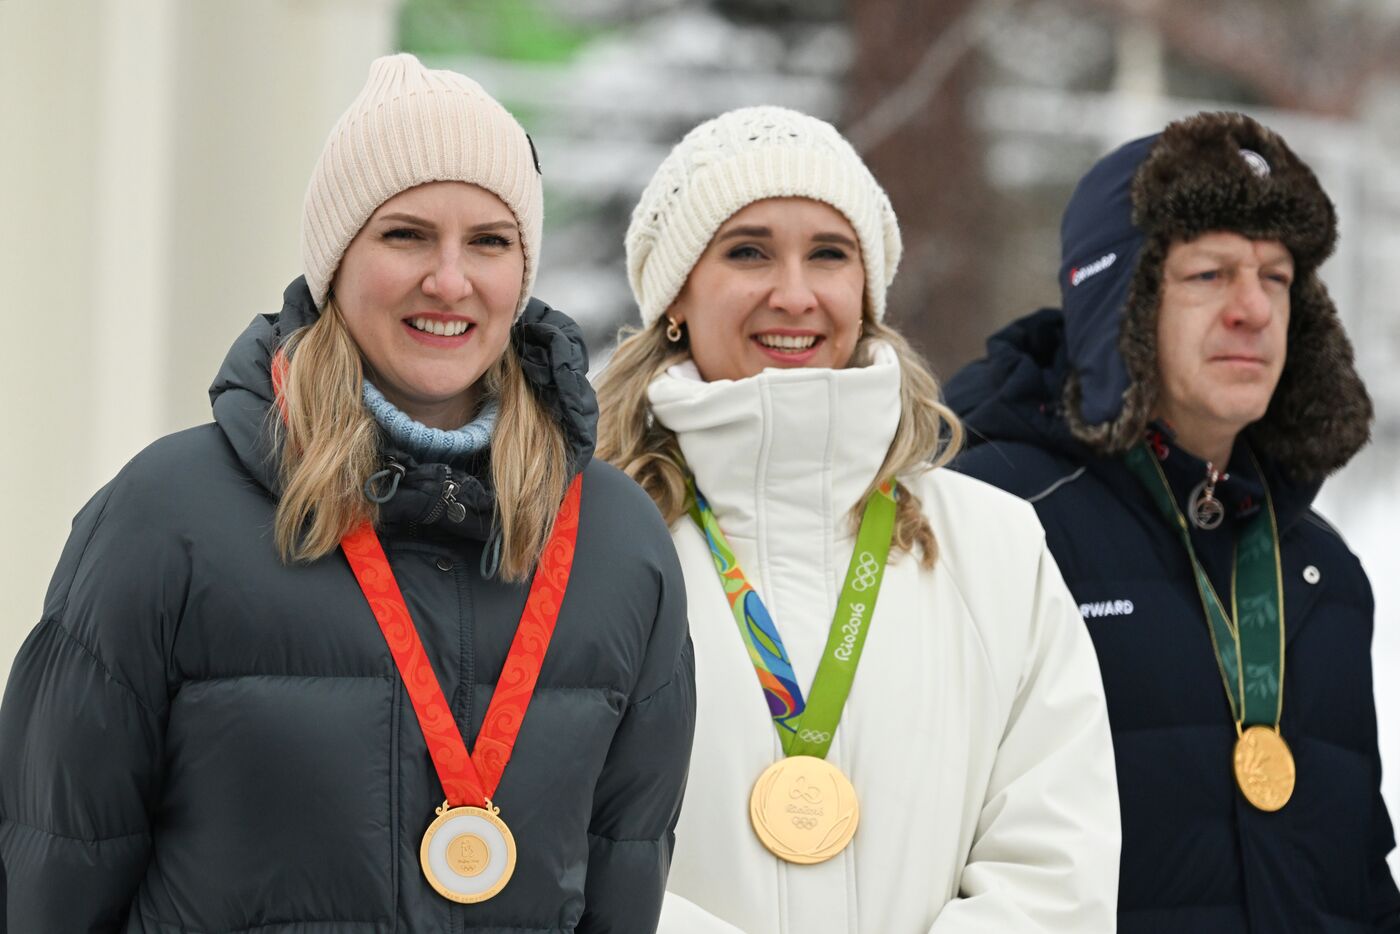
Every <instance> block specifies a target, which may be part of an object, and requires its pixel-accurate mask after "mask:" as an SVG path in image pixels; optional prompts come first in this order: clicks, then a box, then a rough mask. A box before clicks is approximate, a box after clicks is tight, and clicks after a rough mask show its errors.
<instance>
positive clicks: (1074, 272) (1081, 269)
mask: <svg viewBox="0 0 1400 934" xmlns="http://www.w3.org/2000/svg"><path fill="white" fill-rule="evenodd" d="M1117 260H1118V254H1117V253H1109V254H1107V255H1105V256H1100V257H1099V258H1098V259H1096V260H1094V261H1093V262H1092V263H1090V264H1089V265H1087V266H1076V267H1074V268H1073V269H1071V270H1070V271H1069V284H1070V285H1071V286H1075V285H1078V284H1079V283H1081V282H1083V281H1084V280H1085V279H1089V278H1091V277H1093V276H1097V275H1098V274H1099V273H1101V272H1103V271H1104V270H1105V269H1107V268H1108V267H1110V266H1112V265H1113V264H1114V263H1115V262H1117Z"/></svg>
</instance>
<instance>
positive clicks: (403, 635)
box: [340, 476, 583, 807]
mask: <svg viewBox="0 0 1400 934" xmlns="http://www.w3.org/2000/svg"><path fill="white" fill-rule="evenodd" d="M582 491H583V478H582V476H576V477H574V479H573V482H571V483H570V484H569V490H568V492H567V493H565V494H564V502H563V505H561V506H560V507H559V515H558V516H557V517H556V518H555V520H554V532H553V533H552V534H551V535H550V537H549V541H548V542H547V543H546V544H545V547H544V551H543V552H542V553H541V554H540V560H539V564H538V566H537V567H536V568H535V579H534V581H532V582H531V584H530V594H529V596H528V597H526V598H525V612H524V613H523V614H521V617H520V624H519V625H518V626H517V627H516V629H515V639H514V641H512V642H511V646H510V653H509V654H508V655H507V656H506V663H505V666H504V667H503V668H502V669H501V675H500V677H499V678H498V679H497V680H496V689H495V691H494V692H492V695H491V704H490V706H489V707H487V708H486V718H485V720H484V721H483V722H482V724H481V732H480V733H479V734H478V735H477V738H476V758H475V761H473V758H472V756H471V754H469V753H468V752H467V745H466V743H465V742H464V741H463V740H462V734H461V731H460V730H458V729H457V722H456V720H455V719H454V718H453V716H452V709H451V706H450V705H449V704H448V703H447V698H446V697H445V696H444V695H443V693H442V686H441V685H440V684H438V679H437V675H435V674H434V673H433V668H432V665H431V664H430V663H429V661H428V653H427V652H426V651H424V649H423V642H422V640H420V639H419V638H418V630H417V629H415V628H414V626H413V619H412V618H411V617H410V616H409V613H408V606H407V605H406V604H405V603H404V599H403V594H402V593H401V592H400V591H399V585H398V581H396V580H395V579H394V572H393V570H392V569H391V568H390V567H389V559H388V558H387V557H386V556H385V554H384V548H383V546H382V545H381V544H380V543H379V536H377V535H376V534H375V533H374V527H373V526H372V525H370V523H368V522H366V523H365V524H364V525H361V526H360V527H359V528H357V529H355V530H354V531H353V532H351V533H350V534H348V535H346V536H345V537H344V538H342V539H341V540H340V547H341V548H342V549H344V551H345V557H346V559H347V560H348V561H349V562H350V568H351V570H353V571H354V572H355V579H356V580H358V581H359V582H360V589H361V590H362V591H364V594H365V599H366V600H367V601H369V608H370V610H371V611H372V612H373V613H374V618H375V620H376V621H377V622H378V623H379V629H380V631H381V632H382V633H384V641H385V642H386V643H388V645H389V652H390V654H391V655H393V657H394V664H395V665H397V666H398V669H399V674H400V675H401V676H402V677H403V683H404V687H405V688H406V689H407V690H408V697H409V700H411V701H412V702H413V712H414V713H415V714H417V716H418V725H419V727H421V728H422V730H423V739H424V740H426V741H427V744H428V752H429V754H430V755H431V756H432V759H433V767H434V768H436V769H437V773H438V778H439V779H440V780H441V781H442V790H443V792H444V793H445V794H446V796H447V803H448V804H449V805H450V806H452V807H459V806H461V805H477V806H480V805H483V804H485V803H486V800H487V799H488V798H491V797H493V796H494V795H495V793H496V787H497V786H498V785H499V784H500V782H501V773H502V772H504V771H505V768H506V763H508V762H509V761H510V753H511V750H512V749H513V748H514V747H515V738H516V737H517V736H518V735H519V734H520V725H521V723H522V722H523V721H524V719H525V710H526V708H527V707H529V706H530V697H531V696H532V695H533V694H534V692H535V683H536V682H537V681H538V680H539V674H540V666H541V665H543V664H544V655H545V652H546V651H547V650H548V649H549V640H550V638H551V637H552V636H553V635H554V625H555V623H557V622H558V620H559V608H560V606H561V605H562V604H563V602H564V591H565V590H567V589H568V586H569V572H570V571H571V570H573V564H574V545H575V543H576V541H577V540H578V516H579V501H580V499H581V498H582Z"/></svg>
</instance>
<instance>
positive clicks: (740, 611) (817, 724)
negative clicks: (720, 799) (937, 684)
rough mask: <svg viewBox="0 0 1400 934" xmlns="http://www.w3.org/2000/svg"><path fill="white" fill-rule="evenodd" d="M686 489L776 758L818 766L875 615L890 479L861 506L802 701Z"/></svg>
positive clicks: (749, 596) (767, 619)
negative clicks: (811, 759)
mask: <svg viewBox="0 0 1400 934" xmlns="http://www.w3.org/2000/svg"><path fill="white" fill-rule="evenodd" d="M687 483H688V485H689V489H690V510H689V511H690V518H691V519H692V520H693V521H694V522H695V524H696V525H697V526H698V527H699V528H700V531H701V532H703V533H704V535H705V541H706V542H707V543H708V544H709V546H710V557H711V558H713V559H714V563H715V570H716V571H717V572H718V573H719V579H720V583H721V584H722V585H723V586H724V596H725V598H726V599H727V600H728V601H729V609H730V611H731V612H732V613H733V614H734V621H735V622H736V623H738V625H739V632H740V634H742V635H743V637H744V645H745V647H746V648H747V649H748V652H749V660H750V661H751V662H752V663H753V667H754V673H755V674H757V675H758V683H759V684H760V685H761V686H762V688H763V693H764V696H765V697H766V698H767V700H768V710H769V713H770V714H772V717H773V723H774V725H775V726H776V727H777V729H778V738H779V740H780V741H781V742H782V746H783V752H784V753H785V754H786V755H788V756H815V757H817V758H818V759H825V758H826V754H827V751H828V750H829V749H830V748H831V740H832V737H833V736H835V734H836V726H837V724H838V723H839V722H840V720H841V711H842V708H844V707H845V705H846V698H847V696H849V695H850V693H851V685H852V684H853V683H854V682H855V674H856V666H857V664H859V662H860V655H861V652H862V650H863V649H864V647H865V637H866V634H867V633H868V632H869V631H870V623H871V619H872V617H873V616H874V613H875V598H876V597H877V596H878V595H879V593H880V584H881V582H882V581H883V580H884V576H885V565H886V563H887V561H888V558H889V553H890V544H891V542H892V541H893V540H894V525H895V486H896V484H895V481H894V480H893V479H891V480H887V481H885V482H884V483H882V484H880V486H879V487H878V488H877V490H876V492H875V493H874V494H873V495H872V496H871V497H870V499H869V501H868V502H867V503H866V506H865V512H864V514H863V515H862V516H861V521H860V530H859V531H858V532H857V533H856V544H855V550H854V551H853V552H852V553H851V563H850V567H849V568H848V569H847V570H846V582H845V583H844V584H843V585H842V587H841V596H840V599H839V600H838V601H837V604H836V615H835V617H834V618H833V619H832V621H831V630H830V632H829V634H828V636H827V641H826V648H825V649H823V650H822V657H821V661H820V662H819V663H818V664H817V673H816V676H815V677H813V679H812V687H811V690H810V691H809V692H808V694H807V697H806V698H805V699H804V698H803V696H802V689H801V688H800V687H798V684H797V677H796V675H794V674H793V671H792V662H791V660H790V659H789V658H788V654H787V649H786V648H785V647H784V645H783V640H782V637H781V636H780V635H778V627H777V626H776V625H775V624H774V622H773V618H772V616H770V615H769V613H768V609H767V607H765V606H764V605H763V601H762V600H761V599H760V598H759V596H758V592H757V591H756V590H754V588H753V585H752V584H750V583H749V580H748V578H747V577H745V576H744V571H743V569H742V568H740V567H739V562H738V560H737V559H736V558H735V557H734V549H733V548H731V547H730V545H729V540H728V539H727V538H725V536H724V532H722V531H721V530H720V527H719V522H718V521H717V520H716V519H715V514H714V511H713V510H711V509H710V504H709V503H708V502H707V501H706V499H705V497H704V496H703V495H702V494H701V493H700V491H699V490H698V489H696V487H695V481H694V479H693V478H692V479H690V480H688V481H687Z"/></svg>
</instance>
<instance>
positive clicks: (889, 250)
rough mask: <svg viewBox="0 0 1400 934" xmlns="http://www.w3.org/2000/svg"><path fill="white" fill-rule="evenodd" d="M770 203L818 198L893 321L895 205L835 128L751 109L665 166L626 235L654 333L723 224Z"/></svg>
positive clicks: (699, 136) (703, 127)
mask: <svg viewBox="0 0 1400 934" xmlns="http://www.w3.org/2000/svg"><path fill="white" fill-rule="evenodd" d="M765 198H812V199H814V200H817V201H823V202H825V203H827V204H829V205H831V206H832V207H834V208H835V209H836V210H838V211H840V212H841V213H842V214H844V215H845V216H846V219H847V220H848V221H850V224H851V227H853V228H854V229H855V232H856V238H857V239H858V240H859V241H860V250H861V259H862V260H863V262H864V264H865V294H866V299H867V301H868V302H869V305H870V310H871V312H872V313H873V314H874V316H875V320H877V321H878V320H880V319H882V318H883V317H884V315H885V292H886V290H888V289H889V286H890V283H891V282H893V281H894V274H895V269H896V268H897V267H898V266H899V257H900V253H901V252H902V251H903V244H902V242H901V240H900V237H899V222H898V221H897V220H895V216H894V208H892V207H891V206H890V199H889V197H888V196H887V195H886V194H885V191H884V189H883V188H881V187H880V183H879V182H877V181H875V176H873V175H871V174H870V169H869V168H867V167H866V165H865V163H864V162H863V161H861V158H860V156H859V155H857V154H856V151H855V149H853V148H852V147H851V144H850V143H848V142H847V141H846V139H845V137H843V136H842V135H841V134H840V133H838V132H837V131H836V128H835V127H833V126H832V125H831V124H829V123H827V122H825V121H824V120H818V119H817V118H816V117H809V116H807V115H806V114H802V113H798V112H797V111H795V110H788V109H786V108H783V107H744V108H741V109H739V110H731V111H729V112H728V113H725V114H721V115H720V116H718V117H715V118H714V119H713V120H708V121H706V122H705V123H702V124H700V125H699V126H697V127H696V128H695V129H693V130H691V131H690V132H689V133H687V134H686V136H685V138H684V139H683V140H681V141H680V142H679V143H677V144H676V148H675V149H672V150H671V154H670V155H669V156H667V157H666V159H665V160H664V161H663V162H662V163H661V166H660V168H658V169H657V170H656V174H655V175H654V176H652V179H651V183H650V184H648V185H647V187H646V190H645V191H644V192H642V200H641V201H639V202H638V203H637V207H636V209H634V210H633V211H632V223H631V225H630V226H629V227H628V228H627V278H628V280H629V281H630V282H631V283H632V294H633V295H634V296H636V299H637V304H638V305H639V306H640V307H641V310H642V324H643V325H645V326H648V327H649V326H651V325H652V324H653V323H654V322H655V321H656V320H657V319H658V318H660V317H661V316H662V315H663V314H665V313H666V309H668V308H670V307H671V303H672V302H674V301H675V300H676V296H677V295H679V294H680V291H681V289H682V288H683V287H684V286H685V281H686V279H687V278H689V276H690V270H691V269H692V268H694V266H695V264H696V262H698V261H699V259H700V256H701V254H703V253H704V252H705V248H706V247H707V246H709V244H710V240H711V239H713V237H714V235H715V233H716V232H717V231H718V230H719V228H720V226H721V225H723V224H724V222H725V221H727V220H728V219H729V218H730V217H732V216H733V215H734V213H735V212H736V211H739V210H741V209H742V208H744V207H745V206H746V205H749V204H752V203H753V202H755V201H762V200H763V199H765Z"/></svg>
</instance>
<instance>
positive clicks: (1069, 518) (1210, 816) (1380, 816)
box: [947, 309, 1400, 934]
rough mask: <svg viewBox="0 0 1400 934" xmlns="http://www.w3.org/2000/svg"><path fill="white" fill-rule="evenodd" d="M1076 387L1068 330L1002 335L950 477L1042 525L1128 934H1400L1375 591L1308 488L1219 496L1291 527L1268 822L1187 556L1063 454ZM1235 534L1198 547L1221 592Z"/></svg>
mask: <svg viewBox="0 0 1400 934" xmlns="http://www.w3.org/2000/svg"><path fill="white" fill-rule="evenodd" d="M1066 370H1067V363H1066V351H1065V347H1064V325H1063V318H1062V315H1061V313H1060V312H1059V311H1058V310H1054V309H1047V310H1043V311H1040V312H1037V313H1036V314H1034V315H1031V316H1029V317H1027V318H1025V319H1022V320H1020V321H1018V322H1016V323H1014V324H1012V325H1011V326H1009V327H1008V328H1006V329H1005V330H1003V331H1002V332H1000V333H999V334H997V335H995V336H994V337H993V338H992V339H991V340H990V341H989V342H988V356H987V357H986V358H985V359H983V360H981V361H978V362H977V363H974V364H972V365H971V366H970V367H968V368H967V369H965V370H963V371H962V372H961V373H959V374H958V375H957V376H956V377H955V378H954V379H953V380H952V381H951V383H950V384H949V385H948V389H947V395H948V401H949V403H950V404H951V405H952V406H953V408H954V409H955V410H957V412H958V414H959V415H961V416H962V418H963V419H964V420H965V423H966V425H967V427H968V435H969V445H970V447H969V449H968V450H967V451H966V452H965V453H963V454H962V455H961V456H960V457H959V458H958V460H957V461H956V462H955V466H956V467H957V468H958V469H960V470H962V471H963V472H965V473H968V474H971V475H973V476H976V477H979V478H981V479H983V480H986V481H988V482H990V483H993V484H995V485H997V486H1000V487H1001V488H1003V489H1005V490H1007V491H1009V492H1011V493H1014V494H1017V495H1019V496H1022V497H1024V498H1026V499H1028V500H1030V501H1031V502H1032V503H1033V504H1034V505H1035V508H1036V511H1037V512H1038V513H1039V516H1040V520H1041V522H1042V523H1043V524H1044V526H1045V532H1046V538H1047V541H1048V544H1049V547H1050V550H1051V552H1052V553H1053V554H1054V556H1055V559H1056V561H1057V562H1058V563H1059V566H1060V569H1061V571H1062V572H1063V574H1064V577H1065V581H1066V582H1067V583H1068V584H1069V587H1070V590H1071V591H1072V592H1073V593H1074V595H1075V598H1076V599H1077V600H1078V601H1079V603H1080V611H1081V613H1082V614H1083V615H1084V617H1085V625H1087V626H1088V628H1089V633H1090V635H1091V636H1092V638H1093V641H1094V645H1095V648H1096V649H1097V650H1098V653H1099V661H1100V667H1101V668H1102V670H1103V681H1104V690H1105V693H1106V695H1107V699H1108V708H1109V718H1110V721H1111V725H1112V728H1113V737H1114V749H1115V755H1116V759H1117V768H1118V788H1119V796H1120V801H1121V806H1122V808H1121V809H1122V820H1123V850H1122V873H1121V877H1120V887H1119V931H1120V932H1123V934H1148V932H1153V934H1156V932H1168V931H1170V932H1191V934H1212V932H1220V934H1225V932H1230V934H1236V932H1252V934H1288V932H1298V934H1304V932H1306V934H1361V932H1375V931H1400V893H1397V890H1396V886H1395V882H1394V880H1393V878H1392V877H1391V875H1390V872H1389V870H1388V868H1387V866H1386V861H1385V859H1386V854H1387V853H1389V851H1390V850H1391V848H1392V847H1393V846H1394V837H1393V834H1392V830H1391V824H1390V819H1389V817H1388V815H1387V813H1386V808H1385V805H1384V803H1383V801H1382V800H1381V796H1380V755H1379V752H1378V749H1377V743H1376V717H1375V704H1374V699H1373V696H1372V681H1371V655H1370V648H1371V631H1372V617H1373V612H1374V604H1373V601H1372V596H1371V588H1370V584H1369V582H1368V581H1367V579H1366V575H1365V573H1364V571H1363V570H1362V568H1361V565H1360V563H1359V562H1358V561H1357V559H1356V557H1355V556H1354V555H1353V554H1352V553H1351V552H1350V551H1349V550H1348V548H1347V546H1346V544H1345V542H1343V541H1342V539H1341V537H1340V536H1339V535H1338V534H1337V532H1336V531H1335V530H1333V529H1332V528H1331V527H1330V526H1329V525H1328V524H1327V523H1326V522H1325V521H1324V520H1323V519H1322V518H1321V517H1319V516H1318V515H1317V514H1316V513H1315V512H1313V511H1312V510H1311V508H1310V506H1311V502H1312V498H1313V496H1314V495H1315V493H1316V490H1317V488H1316V486H1312V487H1298V486H1295V485H1291V484H1290V483H1289V482H1288V481H1287V480H1286V478H1285V477H1284V476H1283V475H1282V472H1281V471H1279V470H1278V469H1277V467H1276V465H1272V464H1269V463H1267V462H1264V463H1263V465H1262V467H1263V476H1262V477H1258V476H1254V477H1251V476H1245V477H1242V478H1241V482H1238V483H1234V484H1233V485H1232V484H1231V483H1227V484H1224V485H1223V487H1222V490H1221V496H1222V498H1223V499H1225V500H1226V503H1227V506H1229V507H1231V514H1232V517H1233V514H1234V512H1235V507H1236V506H1238V505H1240V500H1241V498H1244V499H1247V498H1248V497H1249V495H1250V492H1251V490H1252V489H1253V488H1254V487H1253V486H1252V484H1257V483H1258V481H1259V480H1261V479H1263V480H1266V481H1267V482H1268V484H1269V487H1270V490H1271V492H1272V493H1273V498H1274V504H1275V509H1276V514H1277V517H1278V521H1279V526H1280V535H1281V543H1280V546H1281V555H1282V568H1283V587H1284V605H1285V621H1286V660H1285V673H1284V691H1283V719H1282V724H1281V726H1282V733H1283V736H1284V738H1285V739H1286V740H1287V741H1288V743H1289V745H1290V747H1291V748H1292V751H1293V754H1294V757H1295V760H1296V763H1297V770H1298V780H1297V787H1296V790H1295V792H1294V794H1293V798H1292V800H1291V801H1290V802H1289V803H1288V804H1287V805H1286V806H1285V807H1284V808H1283V809H1282V810H1281V811H1278V812H1276V813H1272V814H1269V813H1264V812H1262V811H1259V810H1256V809H1255V808H1254V807H1253V806H1251V805H1250V804H1249V803H1248V802H1246V801H1245V800H1244V798H1243V797H1242V796H1241V794H1240V793H1239V791H1238V790H1237V788H1236V787H1235V783H1234V780H1233V774H1232V770H1231V759H1232V756H1231V753H1232V747H1233V744H1234V741H1235V738H1236V733H1235V726H1234V723H1233V720H1232V716H1231V712H1230V707H1229V703H1228V700H1227V698H1226V694H1225V691H1224V688H1223V686H1222V684H1221V678H1220V674H1219V671H1218V670H1217V663H1216V660H1215V657H1214V654H1213V651H1212V648H1211V642H1210V637H1209V634H1208V631H1207V627H1206V621H1205V617H1204V614H1203V612H1202V608H1201V602H1200V598H1199V596H1198V594H1197V591H1196V587H1195V584H1194V582H1193V578H1192V573H1191V568H1190V564H1189V560H1188V558H1187V556H1186V552H1185V549H1184V548H1183V547H1182V544H1181V540H1180V538H1179V537H1178V534H1177V533H1176V532H1175V531H1174V530H1173V529H1171V528H1170V527H1169V526H1168V525H1167V524H1166V523H1165V522H1164V521H1163V519H1162V517H1161V516H1160V514H1159V513H1158V512H1157V511H1156V509H1155V508H1154V506H1153V504H1152V502H1151V501H1150V500H1149V499H1148V496H1147V493H1146V491H1145V490H1143V489H1142V487H1141V486H1140V485H1139V483H1138V481H1137V479H1136V478H1135V477H1134V476H1133V475H1132V474H1131V473H1130V472H1129V471H1128V468H1127V467H1126V465H1125V464H1124V463H1123V461H1122V460H1121V459H1117V458H1111V459H1110V458H1103V457H1098V456H1095V455H1094V454H1093V453H1092V452H1090V451H1089V449H1088V448H1086V447H1085V446H1083V445H1082V444H1080V443H1079V442H1078V441H1077V440H1076V439H1075V438H1074V437H1073V436H1072V435H1071V434H1070V431H1069V428H1068V426H1067V424H1066V422H1065V419H1064V416H1063V413H1062V411H1061V410H1060V399H1061V398H1062V386H1063V383H1064V379H1065V374H1066ZM1167 442H1168V444H1169V442H1170V439H1169V438H1168V439H1167ZM1169 446H1170V445H1169ZM1237 453H1242V452H1237ZM1243 460H1244V462H1245V463H1248V461H1247V458H1244V459H1243ZM1240 462H1241V458H1240V457H1238V456H1237V458H1236V459H1235V460H1234V461H1232V470H1234V469H1235V468H1236V467H1237V466H1238V465H1239V464H1240ZM1163 463H1164V467H1166V466H1167V464H1171V465H1172V469H1170V470H1168V471H1167V472H1168V475H1169V476H1170V477H1171V479H1172V484H1173V487H1174V490H1175V492H1176V493H1177V496H1178V502H1184V501H1185V498H1186V496H1187V494H1188V491H1189V489H1190V486H1191V483H1190V479H1191V478H1192V477H1194V476H1195V475H1196V472H1197V471H1198V470H1203V469H1204V465H1203V464H1200V462H1199V461H1194V459H1193V458H1192V457H1191V455H1189V454H1188V453H1186V452H1185V451H1183V450H1181V449H1180V448H1175V447H1171V450H1170V453H1169V456H1168V458H1167V460H1166V461H1164V462H1163ZM1243 472H1244V473H1246V474H1248V473H1249V472H1250V471H1249V470H1248V469H1245V470H1244V471H1243ZM1232 500H1233V501H1232ZM1247 505H1248V504H1247V503H1246V506H1247ZM1256 506H1257V501H1256ZM1233 521H1234V520H1233V518H1232V519H1231V520H1229V521H1227V524H1226V525H1225V526H1223V527H1222V528H1221V529H1218V530H1216V532H1215V533H1205V534H1202V533H1196V534H1195V540H1196V543H1197V546H1198V549H1201V548H1203V549H1204V551H1203V553H1202V556H1201V559H1202V563H1203V564H1204V565H1205V566H1206V568H1207V571H1208V572H1209V573H1210V576H1211V577H1212V578H1214V579H1216V580H1217V581H1219V580H1220V578H1221V577H1222V576H1224V577H1226V578H1227V579H1226V580H1225V582H1224V585H1225V590H1226V592H1228V566H1229V552H1230V547H1229V544H1228V543H1229V540H1230V539H1229V537H1230V536H1232V534H1233V531H1232V526H1231V523H1232V522H1233ZM1209 535H1215V536H1217V537H1216V538H1215V539H1210V538H1209V537H1208V536H1209ZM1222 543H1224V547H1223V548H1222V547H1221V544H1222ZM1219 586H1220V584H1217V587H1219Z"/></svg>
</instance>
